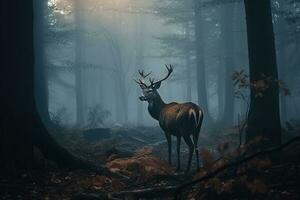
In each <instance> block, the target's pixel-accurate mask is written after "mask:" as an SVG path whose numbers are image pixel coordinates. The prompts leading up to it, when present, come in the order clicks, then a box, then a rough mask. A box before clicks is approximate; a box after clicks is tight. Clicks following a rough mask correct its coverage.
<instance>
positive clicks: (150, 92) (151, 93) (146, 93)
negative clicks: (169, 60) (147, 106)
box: [135, 65, 173, 102]
mask: <svg viewBox="0 0 300 200" xmlns="http://www.w3.org/2000/svg"><path fill="white" fill-rule="evenodd" d="M165 67H166V68H167V70H168V74H167V75H166V76H165V78H163V79H161V80H159V81H154V79H152V78H149V82H150V85H147V84H146V83H145V79H146V77H148V76H149V75H150V74H151V72H150V73H148V74H145V73H144V71H141V70H139V74H140V78H139V79H138V81H136V80H135V82H136V83H137V84H138V85H139V86H140V87H141V89H142V91H143V96H140V97H139V99H140V100H141V101H148V102H150V101H153V100H154V99H156V98H157V97H159V94H158V92H157V89H159V87H160V85H161V83H162V82H163V81H164V80H166V79H167V78H168V77H169V76H170V74H171V73H172V72H173V66H172V65H169V66H168V65H165Z"/></svg>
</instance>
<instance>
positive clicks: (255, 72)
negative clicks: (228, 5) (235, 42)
mask: <svg viewBox="0 0 300 200" xmlns="http://www.w3.org/2000/svg"><path fill="white" fill-rule="evenodd" d="M244 3H245V11H246V23H247V36H248V53H249V67H250V68H249V69H250V81H251V83H254V84H255V83H258V82H257V81H259V80H261V79H262V77H261V76H262V74H264V75H265V76H267V77H272V78H274V79H277V78H278V72H277V64H276V52H275V43H274V32H273V23H272V11H271V4H270V0H244ZM260 83H264V82H260ZM250 92H251V102H250V111H249V116H248V127H247V131H246V142H249V141H250V140H252V139H254V138H255V137H257V136H263V137H264V138H265V139H268V140H267V141H265V145H266V146H274V145H279V144H280V143H281V124H280V115H279V94H278V93H279V89H278V85H277V84H271V85H270V87H269V88H268V89H267V90H265V92H264V94H263V96H262V97H257V96H256V92H257V91H256V88H255V87H251V91H250Z"/></svg>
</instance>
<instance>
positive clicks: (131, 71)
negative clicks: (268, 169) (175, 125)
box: [40, 0, 300, 128]
mask: <svg viewBox="0 0 300 200" xmlns="http://www.w3.org/2000/svg"><path fill="white" fill-rule="evenodd" d="M203 2H204V4H205V3H206V2H209V1H203ZM193 9H194V6H193V1H192V0H186V1H181V0H172V1H171V0H161V1H159V0H109V1H108V0H81V1H80V0H48V1H46V2H45V4H44V7H43V8H42V12H43V13H44V16H45V17H44V19H43V20H42V21H43V22H42V23H41V26H40V31H42V32H43V35H44V39H43V42H42V45H44V47H45V50H46V53H45V59H44V63H43V65H44V66H45V69H46V78H47V85H48V88H47V90H48V105H47V106H48V107H49V112H50V117H51V119H52V121H54V122H56V123H60V124H63V125H68V126H74V125H76V126H78V127H82V128H84V127H98V126H101V127H102V126H104V127H106V126H122V125H126V126H136V125H138V126H141V125H143V126H153V125H157V122H156V121H155V120H154V119H152V118H151V117H150V115H149V114H148V110H147V103H145V102H141V101H140V100H139V99H138V97H139V96H140V95H141V92H142V91H141V89H140V88H139V87H138V85H137V84H136V83H135V82H134V81H133V80H134V79H138V78H139V74H138V69H144V70H145V71H146V72H150V71H151V72H152V74H151V77H153V78H155V79H156V80H157V79H160V78H162V77H164V76H165V74H166V73H167V72H166V69H165V67H164V65H165V64H172V65H174V72H173V74H172V75H171V77H170V78H169V79H168V80H166V81H164V82H163V83H162V85H161V88H160V89H159V90H158V91H159V93H160V95H161V97H162V99H163V100H164V101H165V102H167V103H168V102H172V101H175V102H187V101H191V102H194V103H196V104H198V105H199V106H200V107H204V108H205V109H204V110H206V109H207V112H206V113H205V118H206V119H207V118H210V119H211V120H212V121H213V122H214V124H221V125H222V126H232V125H235V124H236V123H237V121H238V119H239V118H241V116H243V115H244V114H245V109H246V105H245V102H243V101H242V100H240V99H236V98H234V91H233V86H232V80H231V76H232V74H233V72H234V71H235V70H238V71H240V70H242V69H244V70H245V71H246V73H248V71H247V70H248V54H247V37H246V25H245V13H244V7H243V3H242V1H230V2H229V3H220V2H219V3H211V4H210V3H207V5H204V6H203V8H202V9H203V10H202V19H201V22H199V23H201V26H202V31H201V32H202V35H201V38H202V41H195V30H194V29H195V28H194V27H195V26H194V23H195V21H194V14H193V13H194V12H193ZM293 9H294V10H293ZM273 10H274V24H275V36H276V45H277V46H276V48H277V54H278V55H277V60H278V67H279V73H280V74H279V76H280V79H282V80H284V81H285V82H286V83H287V85H288V87H289V89H290V90H291V95H290V96H288V97H282V98H281V112H282V113H281V118H282V121H283V122H285V121H289V120H293V119H296V118H297V114H298V112H299V102H300V98H299V94H300V90H299V82H300V79H299V73H300V70H299V66H298V65H299V63H300V58H299V56H297V52H298V51H297V50H299V40H300V38H299V36H298V35H299V25H298V24H293V23H289V22H288V20H286V18H284V17H283V14H282V13H283V11H285V10H289V11H291V12H292V11H295V12H299V11H297V9H296V7H294V8H293V6H291V4H288V3H285V1H274V2H273ZM197 46H198V48H201V51H202V52H203V54H202V55H201V59H200V61H201V62H202V64H201V68H202V69H203V75H202V76H204V80H203V79H201V77H199V74H197V70H196V69H197V62H196V55H195V48H196V47H197ZM286 55H288V56H286ZM200 75H201V74H200ZM197 79H201V80H200V81H199V82H198V83H197ZM201 82H202V83H203V84H200V86H205V88H204V90H203V91H202V92H201V94H199V93H198V92H197V91H198V90H197V88H198V87H200V86H199V83H201ZM246 93H247V92H246ZM199 95H201V96H203V97H204V98H205V99H206V100H207V103H206V102H199V98H198V96H199ZM206 104H207V105H206ZM204 128H205V124H204Z"/></svg>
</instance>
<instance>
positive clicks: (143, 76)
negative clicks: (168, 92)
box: [134, 70, 151, 87]
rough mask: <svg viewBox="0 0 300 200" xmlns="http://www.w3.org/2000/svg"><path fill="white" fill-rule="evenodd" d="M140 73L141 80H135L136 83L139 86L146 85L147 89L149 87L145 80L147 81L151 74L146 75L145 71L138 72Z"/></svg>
mask: <svg viewBox="0 0 300 200" xmlns="http://www.w3.org/2000/svg"><path fill="white" fill-rule="evenodd" d="M138 72H139V74H140V76H141V78H139V80H138V81H136V80H134V81H135V82H136V83H137V84H139V85H144V86H146V87H147V85H146V83H145V82H144V80H145V78H146V77H147V76H149V75H150V74H151V72H149V73H148V74H145V72H144V70H138Z"/></svg>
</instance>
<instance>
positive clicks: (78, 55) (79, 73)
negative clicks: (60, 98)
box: [74, 0, 84, 125]
mask: <svg viewBox="0 0 300 200" xmlns="http://www.w3.org/2000/svg"><path fill="white" fill-rule="evenodd" d="M74 3H75V6H74V7H75V25H76V36H75V37H76V38H75V93H76V123H77V125H83V123H84V112H83V107H84V106H83V82H82V77H83V70H82V67H83V64H84V63H83V58H82V54H83V51H82V48H83V41H82V28H83V25H82V24H83V23H82V20H83V19H82V17H83V16H82V10H81V8H82V3H81V1H80V0H75V1H74Z"/></svg>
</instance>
